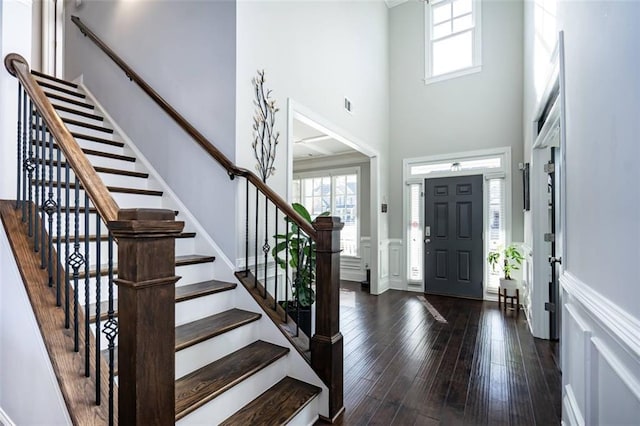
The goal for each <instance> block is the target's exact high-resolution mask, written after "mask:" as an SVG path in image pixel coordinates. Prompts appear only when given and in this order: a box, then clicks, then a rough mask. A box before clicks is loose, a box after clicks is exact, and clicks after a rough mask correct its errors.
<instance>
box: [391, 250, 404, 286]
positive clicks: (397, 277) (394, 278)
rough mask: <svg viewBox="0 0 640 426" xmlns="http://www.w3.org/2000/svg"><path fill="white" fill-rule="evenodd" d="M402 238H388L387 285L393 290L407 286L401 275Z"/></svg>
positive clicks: (402, 263)
mask: <svg viewBox="0 0 640 426" xmlns="http://www.w3.org/2000/svg"><path fill="white" fill-rule="evenodd" d="M402 253H403V250H402V240H401V239H398V238H394V239H390V240H389V286H390V287H391V288H393V289H395V290H406V289H407V286H406V283H405V280H404V279H403V277H402V275H403V274H402V269H403V265H404V262H403V261H402Z"/></svg>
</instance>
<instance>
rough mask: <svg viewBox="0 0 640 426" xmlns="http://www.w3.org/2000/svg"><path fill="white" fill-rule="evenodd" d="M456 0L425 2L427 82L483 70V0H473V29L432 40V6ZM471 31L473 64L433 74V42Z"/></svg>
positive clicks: (425, 79) (425, 80) (428, 0)
mask: <svg viewBox="0 0 640 426" xmlns="http://www.w3.org/2000/svg"><path fill="white" fill-rule="evenodd" d="M453 1H454V0H427V1H425V2H424V25H425V43H424V44H425V48H424V49H425V55H424V58H425V77H424V82H425V84H430V83H436V82H439V81H444V80H449V79H451V78H456V77H461V76H464V75H468V74H473V73H476V72H480V71H481V70H482V6H481V0H472V1H471V14H472V17H473V21H474V23H473V27H472V29H471V30H469V29H466V30H463V31H458V32H455V33H452V34H449V35H446V36H444V37H441V38H438V39H437V40H432V39H431V38H432V37H431V35H432V31H433V26H432V24H431V22H432V19H431V8H432V6H436V5H439V4H443V3H452V2H453ZM467 31H471V34H472V40H473V47H472V52H473V61H472V65H471V66H470V67H467V68H461V69H458V70H455V71H451V72H448V73H445V74H438V75H435V76H434V75H433V48H432V44H433V42H434V41H439V40H443V39H446V38H449V37H453V36H456V35H459V34H462V33H464V32H467Z"/></svg>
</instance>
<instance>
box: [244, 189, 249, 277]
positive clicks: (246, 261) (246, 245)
mask: <svg viewBox="0 0 640 426" xmlns="http://www.w3.org/2000/svg"><path fill="white" fill-rule="evenodd" d="M244 181H245V182H246V183H247V186H246V194H245V198H246V204H245V206H246V220H245V224H244V235H245V238H244V269H245V271H244V276H245V277H248V276H249V179H245V180H244Z"/></svg>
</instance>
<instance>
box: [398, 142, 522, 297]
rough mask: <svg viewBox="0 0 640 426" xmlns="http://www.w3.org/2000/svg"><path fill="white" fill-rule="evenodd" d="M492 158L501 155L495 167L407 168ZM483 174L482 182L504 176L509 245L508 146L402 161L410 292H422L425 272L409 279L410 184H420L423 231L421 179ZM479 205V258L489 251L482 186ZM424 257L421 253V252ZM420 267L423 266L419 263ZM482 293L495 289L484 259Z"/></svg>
mask: <svg viewBox="0 0 640 426" xmlns="http://www.w3.org/2000/svg"><path fill="white" fill-rule="evenodd" d="M492 157H501V165H500V167H496V168H486V169H471V170H460V171H451V170H449V171H440V172H431V173H427V174H420V175H412V174H411V168H412V167H415V166H422V165H428V164H438V163H443V162H451V163H454V162H462V161H465V160H480V159H483V158H492ZM479 174H482V175H483V178H484V180H483V183H484V182H486V181H488V180H489V179H496V178H502V179H504V185H505V186H504V199H503V203H504V205H505V209H504V214H505V220H504V228H505V245H509V244H511V243H512V240H511V223H512V222H511V217H512V202H513V200H512V192H511V191H512V187H511V174H512V173H511V147H502V148H492V149H485V150H477V151H467V152H461V153H452V154H444V155H434V156H427V157H416V158H407V159H404V160H403V181H404V191H403V206H404V211H403V215H402V216H403V217H402V222H403V225H402V226H403V228H402V229H403V237H402V238H403V247H404V255H405V262H404V274H405V276H406V278H407V284H408V289H409V290H414V291H424V285H425V280H426V274H425V271H424V270H423V271H422V281H421V282H415V281H413V282H412V281H410V280H409V279H408V278H409V267H410V265H409V241H408V232H407V230H408V229H409V214H410V210H409V208H410V205H409V197H410V193H409V191H410V185H411V184H420V185H421V187H422V191H421V192H422V194H423V195H422V197H421V200H422V201H421V204H422V205H421V206H420V228H421V229H423V230H424V180H425V179H428V178H438V177H453V176H470V175H479ZM482 198H483V201H482V202H483V207H482V216H483V222H484V223H483V260H484V259H486V258H487V254H488V252H489V238H485V236H488V235H489V232H490V229H489V217H488V216H489V191H488V190H487V189H486V185H484V187H483V196H482ZM423 259H424V254H423ZM423 267H424V265H423ZM483 268H484V269H483V275H482V276H483V279H482V284H483V292H484V298H485V299H495V295H494V296H492V297H487V294H488V293H495V294H496V295H497V289H493V288H490V287H489V286H488V283H489V273H490V271H489V266H488V263H487V262H486V261H483Z"/></svg>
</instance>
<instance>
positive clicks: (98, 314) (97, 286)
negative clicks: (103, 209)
mask: <svg viewBox="0 0 640 426" xmlns="http://www.w3.org/2000/svg"><path fill="white" fill-rule="evenodd" d="M100 226H101V219H100V215H99V214H96V405H100V334H101V332H102V330H100V285H101V283H100V275H101V271H100V265H101V261H100V259H101V257H100V248H101V247H100V242H101V241H100Z"/></svg>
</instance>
